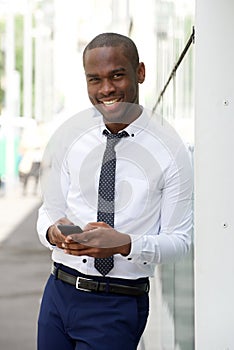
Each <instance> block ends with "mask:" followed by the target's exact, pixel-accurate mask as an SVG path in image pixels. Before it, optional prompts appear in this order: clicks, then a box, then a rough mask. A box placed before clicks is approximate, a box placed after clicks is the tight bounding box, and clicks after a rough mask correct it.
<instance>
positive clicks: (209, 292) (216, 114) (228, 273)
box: [195, 0, 234, 350]
mask: <svg viewBox="0 0 234 350" xmlns="http://www.w3.org/2000/svg"><path fill="white" fill-rule="evenodd" d="M195 28H196V41H195V48H196V54H195V57H196V75H195V76H196V87H195V91H196V119H195V132H196V134H195V339H196V349H197V350H203V349H206V350H216V349H217V350H232V349H234V329H233V325H234V155H233V150H234V137H233V136H234V40H233V36H234V1H233V0H222V1H220V0H205V1H204V0H197V5H196V26H195ZM225 101H226V102H225Z"/></svg>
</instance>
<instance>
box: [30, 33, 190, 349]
mask: <svg viewBox="0 0 234 350" xmlns="http://www.w3.org/2000/svg"><path fill="white" fill-rule="evenodd" d="M83 65H84V71H85V75H86V81H87V90H88V95H89V99H90V101H91V103H92V104H93V105H94V109H91V110H89V111H84V112H83V113H81V114H79V115H77V116H74V117H73V118H71V119H70V120H69V121H68V122H66V123H65V124H64V125H63V126H62V127H61V128H60V130H59V131H58V132H57V133H56V134H55V136H54V138H52V141H51V142H50V144H49V147H48V149H47V152H46V156H45V159H46V160H45V161H44V164H46V165H44V168H42V175H43V176H42V188H43V194H44V203H43V205H42V207H41V208H40V210H39V217H38V224H37V227H38V233H39V237H40V240H41V242H42V243H43V244H44V245H45V246H47V247H48V248H50V249H52V251H53V252H52V259H53V262H54V263H53V268H52V274H51V276H50V278H49V280H48V283H47V286H46V288H45V292H44V295H43V300H42V304H41V310H40V315H39V322H38V349H39V350H47V349H48V350H49V349H57V350H58V349H61V350H62V349H64V350H70V349H71V350H72V349H77V350H84V349H93V350H109V349H113V350H119V349H126V350H136V348H137V345H138V343H139V340H140V337H141V335H142V333H143V331H144V328H145V325H146V322H147V317H148V310H149V306H148V291H149V277H152V276H153V274H154V268H155V266H156V265H157V264H161V263H167V262H172V261H175V260H176V259H178V258H180V257H181V256H183V255H184V254H186V253H187V251H188V250H189V245H190V233H191V227H192V215H191V197H192V176H191V166H190V162H189V157H188V155H187V152H186V149H185V147H184V145H183V143H182V141H181V140H180V139H179V137H178V136H177V135H176V133H175V132H174V131H173V130H172V129H171V128H170V127H169V126H168V125H167V124H166V123H164V124H163V125H161V124H160V123H158V122H157V121H156V120H155V118H154V117H152V116H151V115H150V113H147V111H146V110H145V109H144V108H143V107H142V106H140V105H139V91H138V86H139V84H141V83H143V82H144V80H145V66H144V64H143V63H142V62H139V57H138V52H137V48H136V46H135V44H134V43H133V41H132V40H131V39H129V38H127V37H125V36H123V35H119V34H115V33H103V34H100V35H98V36H97V37H95V38H94V39H93V40H92V41H91V42H90V43H89V44H88V45H87V47H86V48H85V50H84V54H83ZM113 177H114V182H113V179H112V178H113ZM59 224H60V225H67V224H69V225H80V226H81V227H82V229H83V233H78V230H77V233H73V234H70V235H67V236H66V235H65V234H63V233H62V232H63V228H64V227H63V226H58V225H59ZM75 232H76V230H75Z"/></svg>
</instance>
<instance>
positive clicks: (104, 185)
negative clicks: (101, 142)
mask: <svg viewBox="0 0 234 350" xmlns="http://www.w3.org/2000/svg"><path fill="white" fill-rule="evenodd" d="M103 133H104V135H105V136H106V137H107V143H106V149H105V152H104V155H103V160H102V167H101V173H100V178H99V189H98V213H97V221H104V222H105V223H107V224H109V225H110V226H112V227H114V215H115V169H116V152H115V146H116V145H117V143H118V142H119V141H120V139H121V138H122V137H127V136H129V134H128V133H127V132H126V131H122V132H121V133H119V134H110V133H109V132H108V131H107V130H104V132H103ZM94 266H95V268H96V269H97V270H98V271H99V272H100V273H101V274H102V275H103V276H105V275H107V274H108V273H109V272H110V271H111V269H112V268H113V267H114V257H113V256H110V257H109V258H95V261H94Z"/></svg>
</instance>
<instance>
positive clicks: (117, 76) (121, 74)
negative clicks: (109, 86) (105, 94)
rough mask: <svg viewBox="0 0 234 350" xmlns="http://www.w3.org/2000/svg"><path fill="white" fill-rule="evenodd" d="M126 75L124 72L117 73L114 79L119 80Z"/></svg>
mask: <svg viewBox="0 0 234 350" xmlns="http://www.w3.org/2000/svg"><path fill="white" fill-rule="evenodd" d="M123 76H124V74H123V73H116V74H114V75H113V79H115V80H118V79H121V78H122V77H123Z"/></svg>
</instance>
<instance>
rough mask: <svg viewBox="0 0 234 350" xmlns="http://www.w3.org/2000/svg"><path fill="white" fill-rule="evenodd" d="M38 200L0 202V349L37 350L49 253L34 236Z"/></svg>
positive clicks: (16, 197)
mask: <svg viewBox="0 0 234 350" xmlns="http://www.w3.org/2000/svg"><path fill="white" fill-rule="evenodd" d="M39 204H40V199H39V197H32V196H30V195H29V196H28V197H22V196H21V195H20V193H19V191H17V190H16V191H15V193H14V195H12V194H10V195H9V196H7V197H5V198H3V197H1V198H0V209H1V212H0V213H1V221H0V222H1V229H0V232H1V234H0V239H1V244H0V276H1V282H0V286H1V287H0V349H1V350H34V349H36V340H35V339H36V327H37V315H38V309H39V304H40V298H41V295H42V290H43V287H44V284H45V282H46V279H47V276H48V273H49V269H50V253H49V251H47V250H46V249H45V248H43V246H42V245H41V243H40V242H39V240H38V238H37V234H36V228H35V224H36V218H37V209H38V206H39Z"/></svg>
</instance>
